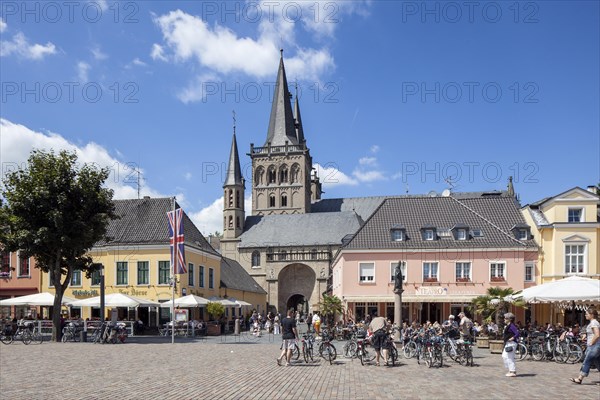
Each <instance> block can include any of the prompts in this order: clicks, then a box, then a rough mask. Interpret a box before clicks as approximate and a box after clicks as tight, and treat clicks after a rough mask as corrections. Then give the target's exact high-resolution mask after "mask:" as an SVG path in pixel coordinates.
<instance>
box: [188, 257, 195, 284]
mask: <svg viewBox="0 0 600 400" xmlns="http://www.w3.org/2000/svg"><path fill="white" fill-rule="evenodd" d="M195 272H196V271H195V270H194V264H193V263H188V286H191V287H194V286H195V284H194V280H195V279H196V277H195V276H194V273H195Z"/></svg>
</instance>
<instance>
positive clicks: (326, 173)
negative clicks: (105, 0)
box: [313, 164, 358, 188]
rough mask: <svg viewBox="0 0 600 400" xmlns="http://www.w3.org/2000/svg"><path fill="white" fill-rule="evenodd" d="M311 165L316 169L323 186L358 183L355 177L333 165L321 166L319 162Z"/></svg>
mask: <svg viewBox="0 0 600 400" xmlns="http://www.w3.org/2000/svg"><path fill="white" fill-rule="evenodd" d="M313 167H314V168H315V169H316V170H317V174H318V176H319V178H320V180H321V184H322V185H323V187H324V188H328V187H335V186H342V185H351V186H354V185H358V181H357V180H356V179H353V178H351V177H350V176H348V175H346V174H344V173H343V172H342V171H340V170H339V169H338V168H337V167H335V166H333V165H330V164H327V165H325V166H321V165H320V164H313Z"/></svg>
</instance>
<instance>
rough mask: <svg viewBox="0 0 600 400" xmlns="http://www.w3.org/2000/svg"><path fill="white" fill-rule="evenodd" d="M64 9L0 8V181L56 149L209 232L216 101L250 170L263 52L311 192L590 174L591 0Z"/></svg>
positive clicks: (546, 181)
mask: <svg viewBox="0 0 600 400" xmlns="http://www.w3.org/2000/svg"><path fill="white" fill-rule="evenodd" d="M68 4H69V5H65V3H64V2H52V1H50V2H11V1H5V2H2V7H1V9H0V18H1V21H2V22H0V35H1V37H0V39H1V45H0V55H1V57H0V74H1V76H0V78H1V79H0V80H1V84H2V88H1V89H2V90H1V93H0V94H1V99H0V105H1V111H0V117H1V118H2V120H1V125H0V135H1V136H0V157H1V160H0V161H1V163H2V174H3V175H4V174H5V173H6V172H7V171H9V170H11V169H14V168H15V166H17V165H21V164H22V163H23V162H24V161H25V160H26V159H27V156H28V154H29V152H30V150H31V148H32V147H42V148H46V149H50V148H52V149H55V150H58V149H63V148H70V149H73V150H76V151H77V152H78V154H79V155H80V159H81V160H82V161H86V162H96V163H98V165H101V166H109V167H111V169H112V171H113V173H112V175H111V178H110V182H109V183H108V185H109V186H110V187H111V188H113V189H114V190H115V195H116V197H118V198H135V197H137V189H136V185H135V180H136V179H135V178H136V174H135V173H133V169H132V167H133V168H136V169H139V170H140V171H141V174H142V177H143V179H142V186H141V193H142V195H151V196H172V195H177V198H178V199H179V201H180V203H182V204H183V205H184V208H185V210H186V212H188V214H190V215H191V216H192V218H193V219H194V221H195V222H196V224H197V225H198V227H199V228H200V229H201V230H202V231H203V232H205V233H206V232H214V231H215V230H221V209H222V202H221V198H220V196H221V186H222V181H223V174H224V171H223V168H224V167H225V163H226V161H227V159H228V156H229V149H230V143H231V134H232V110H235V112H236V115H237V137H238V146H239V148H240V153H241V154H242V168H243V171H244V173H245V175H246V179H247V180H250V170H249V168H248V166H249V165H250V159H249V158H248V157H247V156H246V155H245V153H247V152H248V151H249V148H250V143H254V144H255V145H257V146H259V145H262V144H263V143H264V141H265V138H266V131H267V126H268V120H269V112H270V100H271V97H272V90H273V83H274V81H275V78H276V73H277V65H278V59H279V51H278V50H279V48H281V47H283V48H284V59H285V64H286V70H287V75H288V80H289V81H290V84H291V85H292V86H293V82H297V83H298V86H299V88H300V94H301V96H300V104H301V111H302V119H303V123H304V132H305V136H306V138H307V144H308V146H309V148H310V149H311V154H312V156H313V160H314V162H315V163H316V164H318V168H319V172H320V176H321V179H322V180H323V181H324V190H325V194H324V197H327V198H336V197H355V196H374V195H396V194H403V193H406V192H407V191H408V192H409V193H411V194H419V193H422V194H425V193H428V192H430V191H432V190H434V191H437V192H441V191H443V190H444V189H446V188H448V187H450V186H452V187H453V188H454V190H456V191H479V190H498V189H505V188H506V183H507V179H508V176H509V175H512V176H514V184H515V188H516V191H517V193H519V195H520V197H521V202H522V203H523V204H526V203H529V202H533V201H536V200H539V199H541V198H543V197H546V196H551V195H555V194H558V193H560V192H563V191H565V190H567V189H569V188H571V187H574V186H582V187H585V186H587V185H593V184H596V183H598V182H599V181H600V160H599V154H600V138H599V136H600V134H599V132H600V126H599V123H600V121H599V114H600V111H599V110H600V104H599V97H600V87H599V86H600V85H599V73H598V71H600V65H599V63H600V50H599V49H600V43H599V38H600V31H599V30H600V28H599V27H600V22H599V19H600V10H599V3H598V2H597V1H579V2H577V1H569V2H566V1H564V2H562V1H537V2H536V1H534V2H486V1H481V2H475V3H469V2H415V1H396V2H394V1H389V2H383V1H362V2H361V1H353V2H335V1H310V2H293V1H271V2H269V1H266V2H262V1H261V2H238V3H234V2H220V1H218V2H211V1H205V2H192V1H185V2H175V1H172V2H161V1H151V2H150V1H146V2H127V1H122V2H115V1H111V0H106V1H84V2H73V3H68ZM292 92H294V90H293V89H292ZM447 180H448V181H450V183H448V182H446V181H447ZM249 189H250V187H249V185H248V187H247V195H250V190H249Z"/></svg>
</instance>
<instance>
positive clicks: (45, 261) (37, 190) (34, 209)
mask: <svg viewBox="0 0 600 400" xmlns="http://www.w3.org/2000/svg"><path fill="white" fill-rule="evenodd" d="M108 173H109V171H108V169H98V168H96V167H94V166H92V165H89V164H84V165H83V166H78V164H77V156H76V155H75V153H71V152H67V151H61V152H60V153H59V154H55V153H54V152H53V151H50V152H45V151H42V150H34V151H33V152H32V153H31V155H30V157H29V159H28V162H27V166H26V168H23V169H19V170H17V171H14V172H11V173H8V174H7V176H6V177H5V179H4V181H3V186H4V187H3V188H2V192H1V194H2V196H3V197H4V199H5V200H6V204H4V205H3V206H2V209H1V211H0V224H4V225H5V227H6V228H7V229H6V230H4V233H3V234H2V235H1V236H0V240H1V241H2V246H3V247H4V248H5V249H6V250H8V251H17V250H20V251H21V254H23V255H24V256H25V257H34V258H35V261H36V268H39V269H41V270H42V271H44V272H48V274H49V277H50V279H52V281H53V282H54V288H55V290H56V296H55V299H54V309H53V316H52V320H53V325H54V330H53V339H55V340H58V339H59V336H60V335H58V334H57V333H58V332H59V329H60V311H61V301H62V297H63V293H64V291H65V289H66V288H67V287H68V285H69V282H70V281H71V275H72V273H73V270H81V271H82V272H85V273H86V275H87V276H88V277H89V276H90V275H91V273H92V272H93V271H94V270H95V269H96V268H97V265H96V264H94V263H93V262H92V258H91V257H90V256H89V255H88V251H89V250H90V249H91V248H92V247H93V245H94V244H95V243H96V242H98V241H99V240H102V239H107V238H106V237H105V235H106V228H107V226H108V223H109V221H110V219H113V218H116V216H115V214H114V203H113V201H112V195H113V192H112V190H110V189H107V188H104V187H103V185H104V182H105V181H106V179H107V178H108Z"/></svg>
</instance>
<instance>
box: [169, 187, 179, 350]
mask: <svg viewBox="0 0 600 400" xmlns="http://www.w3.org/2000/svg"><path fill="white" fill-rule="evenodd" d="M175 199H176V197H175V196H173V262H172V263H171V344H175V268H177V261H178V260H177V233H178V232H179V231H178V229H177V215H176V214H175Z"/></svg>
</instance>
